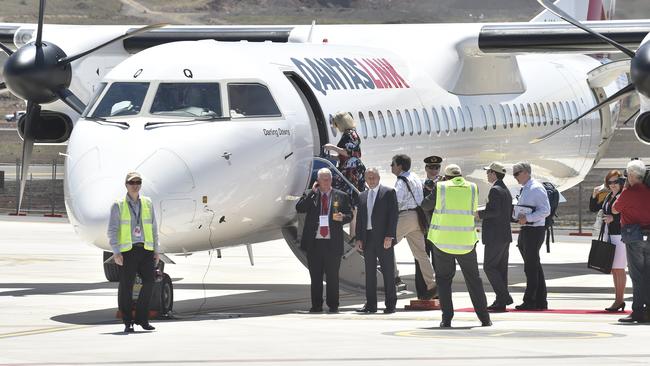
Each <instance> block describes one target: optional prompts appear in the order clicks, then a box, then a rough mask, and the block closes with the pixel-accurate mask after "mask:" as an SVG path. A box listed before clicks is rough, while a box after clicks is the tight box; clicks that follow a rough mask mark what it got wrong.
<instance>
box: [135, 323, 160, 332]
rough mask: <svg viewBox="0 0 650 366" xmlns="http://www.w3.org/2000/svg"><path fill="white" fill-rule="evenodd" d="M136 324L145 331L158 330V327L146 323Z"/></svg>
mask: <svg viewBox="0 0 650 366" xmlns="http://www.w3.org/2000/svg"><path fill="white" fill-rule="evenodd" d="M136 324H138V325H139V326H141V327H142V329H144V330H155V329H156V327H154V326H153V325H151V324H149V322H146V323H136Z"/></svg>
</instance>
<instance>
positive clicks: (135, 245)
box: [133, 243, 144, 248]
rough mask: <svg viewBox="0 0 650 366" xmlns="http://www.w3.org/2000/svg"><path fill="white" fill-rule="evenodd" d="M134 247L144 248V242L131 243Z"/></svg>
mask: <svg viewBox="0 0 650 366" xmlns="http://www.w3.org/2000/svg"><path fill="white" fill-rule="evenodd" d="M133 246H134V247H140V248H144V243H133Z"/></svg>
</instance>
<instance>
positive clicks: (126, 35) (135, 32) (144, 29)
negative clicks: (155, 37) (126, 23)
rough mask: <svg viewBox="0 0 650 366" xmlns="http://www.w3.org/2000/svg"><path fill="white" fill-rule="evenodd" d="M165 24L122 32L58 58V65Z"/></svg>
mask: <svg viewBox="0 0 650 366" xmlns="http://www.w3.org/2000/svg"><path fill="white" fill-rule="evenodd" d="M166 25H167V24H152V25H148V26H146V27H142V28H138V29H134V30H132V31H128V32H126V33H124V34H123V35H121V36H119V37H116V38H113V39H111V40H110V41H106V42H104V43H102V44H100V45H99V46H96V47H94V48H91V49H89V50H87V51H84V52H81V53H78V54H76V55H72V56H66V57H64V58H62V59H60V60H59V65H61V64H69V63H71V62H72V61H74V60H77V59H79V58H82V57H84V56H86V55H88V54H89V53H93V52H95V51H97V50H98V49H100V48H103V47H106V46H108V45H109V44H111V43H113V42H117V41H121V40H123V39H126V38H129V37H132V36H134V35H136V34H139V33H144V32H148V31H150V30H152V29H157V28H161V27H164V26H166Z"/></svg>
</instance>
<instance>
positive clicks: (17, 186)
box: [16, 159, 20, 215]
mask: <svg viewBox="0 0 650 366" xmlns="http://www.w3.org/2000/svg"><path fill="white" fill-rule="evenodd" d="M19 202H20V160H19V159H16V215H18V214H20V212H19V207H18V204H19Z"/></svg>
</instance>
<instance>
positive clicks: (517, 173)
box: [512, 170, 523, 178]
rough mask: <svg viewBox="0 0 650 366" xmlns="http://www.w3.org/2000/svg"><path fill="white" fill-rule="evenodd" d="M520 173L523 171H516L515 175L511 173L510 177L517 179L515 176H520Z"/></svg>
mask: <svg viewBox="0 0 650 366" xmlns="http://www.w3.org/2000/svg"><path fill="white" fill-rule="evenodd" d="M522 171H523V170H520V171H518V172H516V173H512V176H513V177H515V178H517V176H518V175H519V174H521V172H522Z"/></svg>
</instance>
